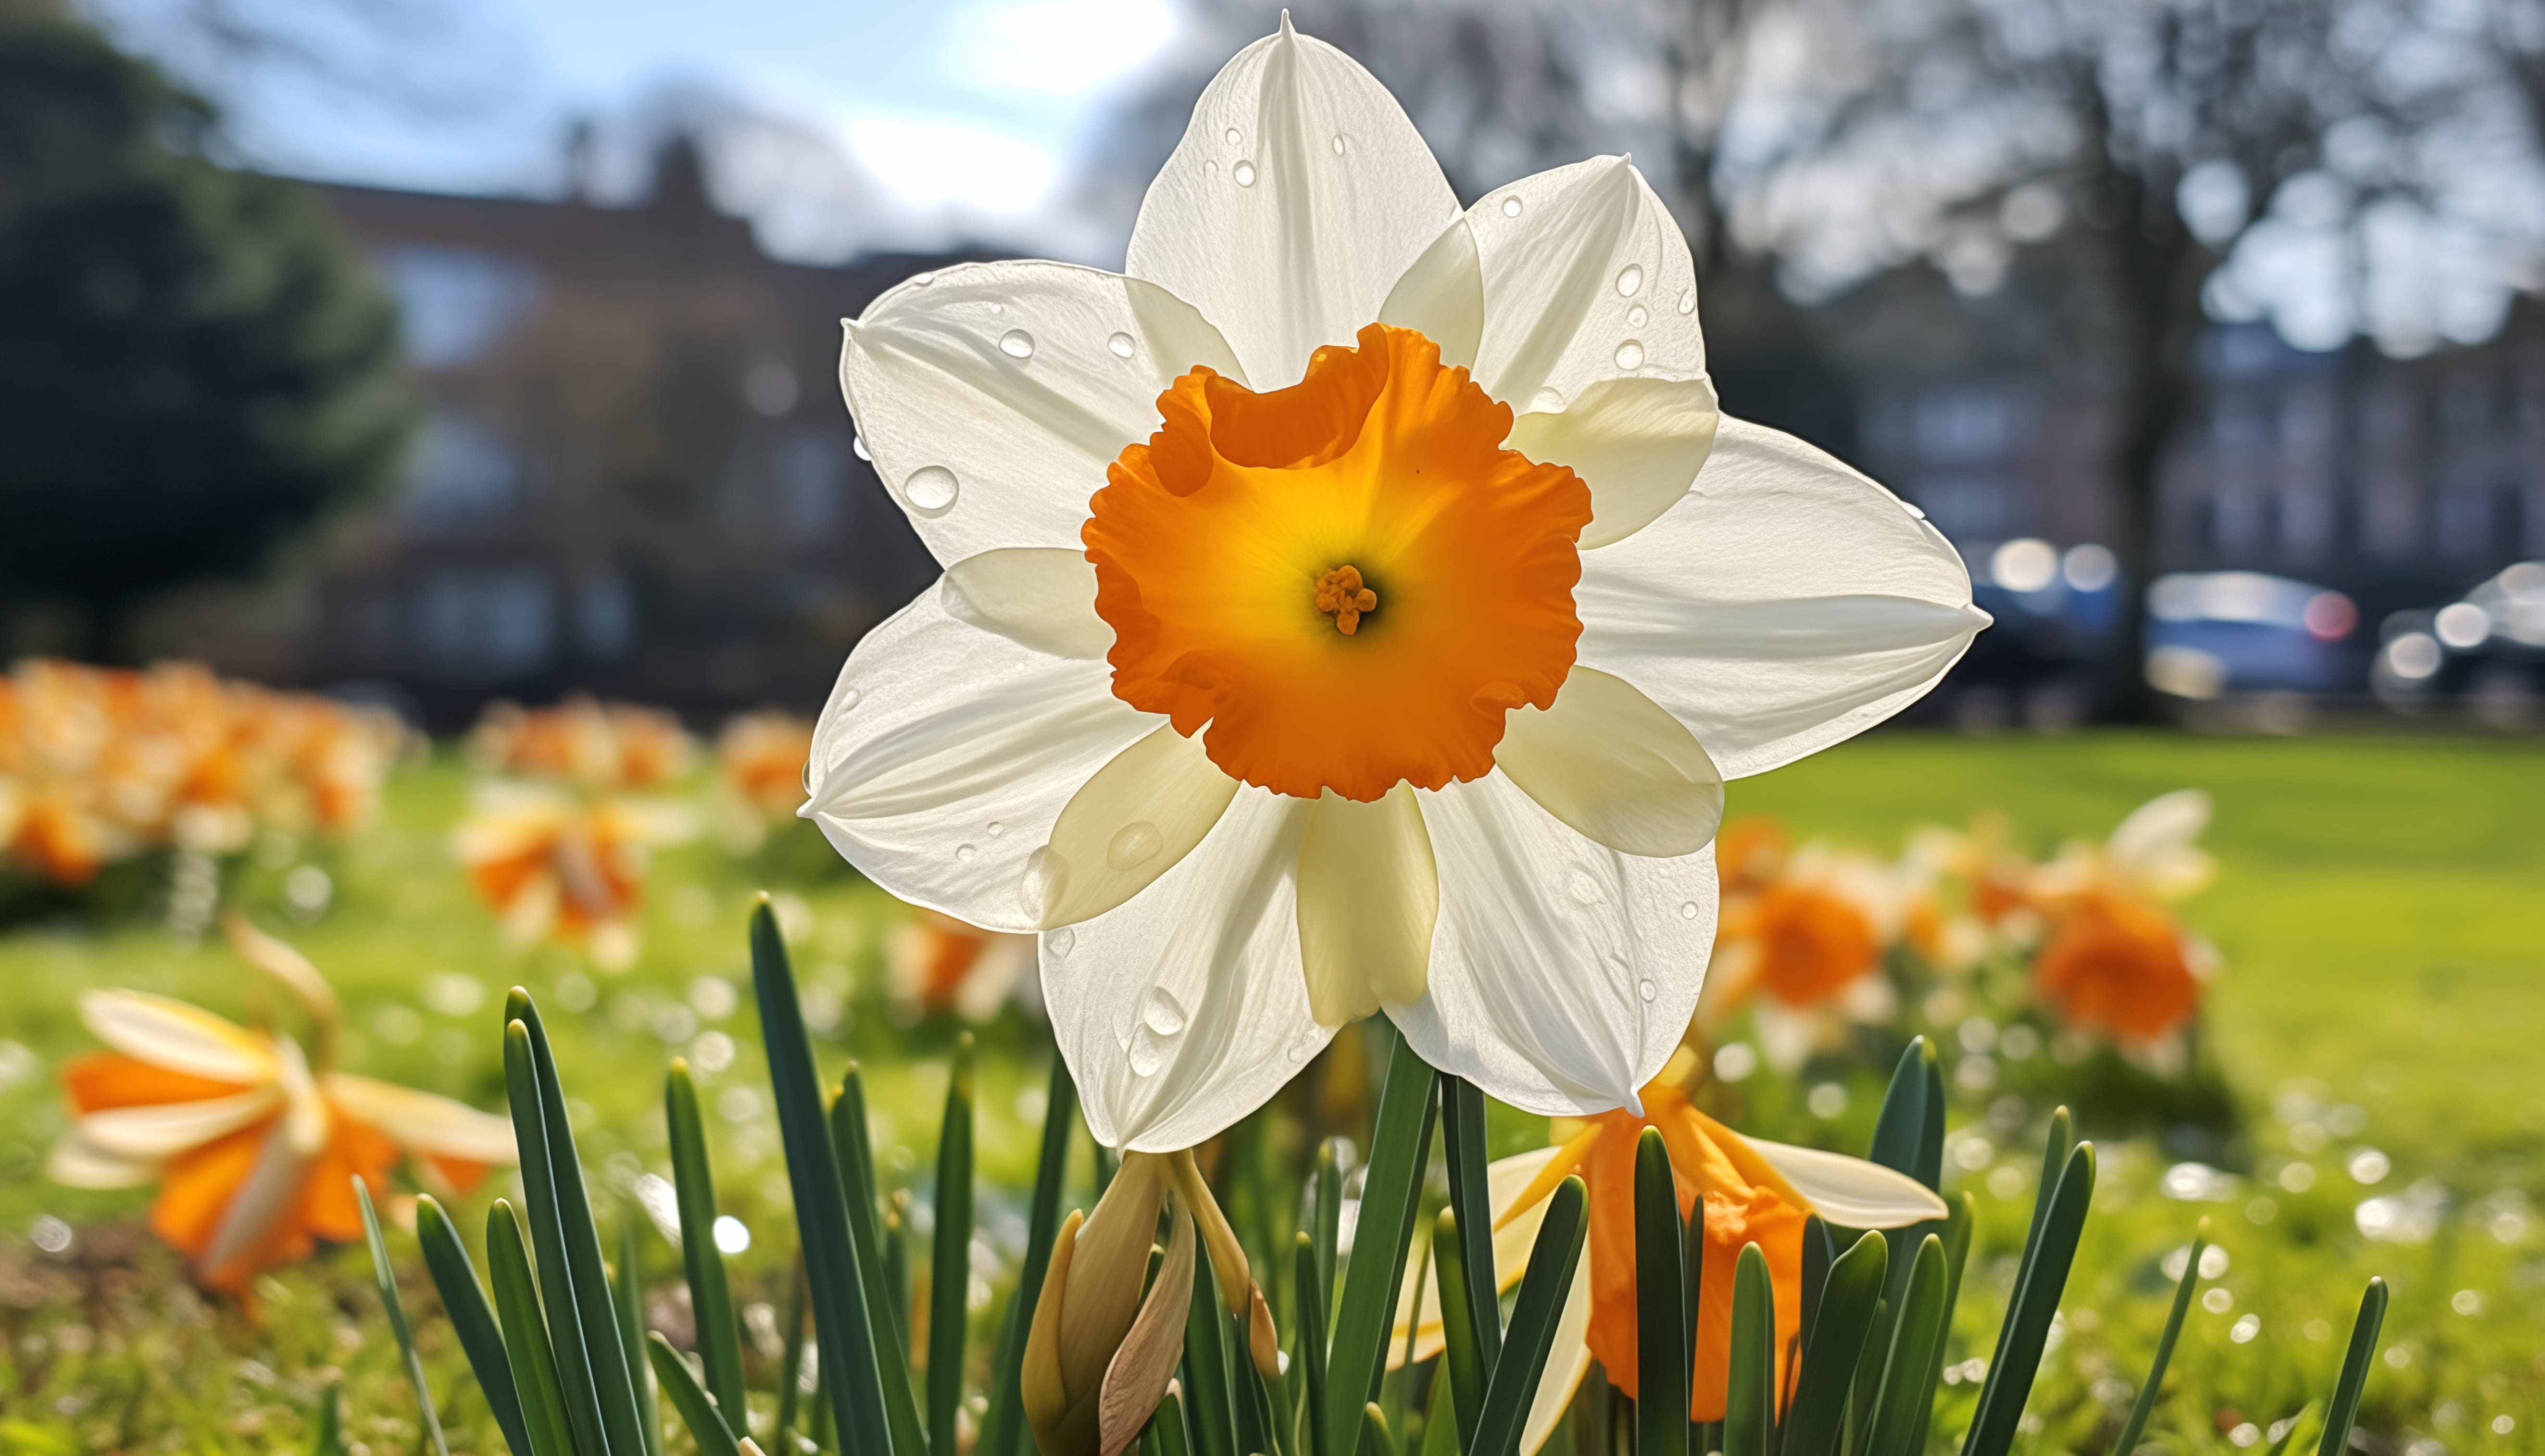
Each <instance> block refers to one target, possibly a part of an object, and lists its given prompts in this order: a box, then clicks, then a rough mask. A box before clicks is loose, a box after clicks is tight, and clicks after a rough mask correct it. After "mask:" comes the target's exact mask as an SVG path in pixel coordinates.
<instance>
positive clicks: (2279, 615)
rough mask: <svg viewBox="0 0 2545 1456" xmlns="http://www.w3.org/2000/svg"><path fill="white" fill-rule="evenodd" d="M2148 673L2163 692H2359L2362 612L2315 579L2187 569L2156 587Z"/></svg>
mask: <svg viewBox="0 0 2545 1456" xmlns="http://www.w3.org/2000/svg"><path fill="white" fill-rule="evenodd" d="M2147 610H2148V630H2147V645H2148V654H2147V676H2148V683H2149V684H2150V685H2151V686H2152V687H2154V688H2156V689H2157V690H2158V691H2160V692H2166V693H2170V694H2172V695H2173V696H2176V697H2180V698H2189V699H2192V700H2194V701H2203V700H2207V699H2210V698H2215V697H2223V696H2228V695H2231V694H2237V695H2241V694H2249V693H2297V694H2302V695H2306V696H2325V695H2329V694H2334V693H2341V692H2355V691H2357V690H2358V689H2359V688H2360V686H2361V683H2362V680H2363V676H2364V675H2363V671H2362V670H2363V666H2364V665H2363V663H2362V662H2361V660H2360V653H2359V651H2358V650H2357V649H2356V648H2354V647H2353V646H2352V645H2351V644H2350V638H2351V634H2352V632H2353V631H2354V630H2355V629H2356V628H2357V627H2358V625H2359V609H2358V608H2357V607H2354V606H2353V605H2352V604H2351V601H2350V599H2349V598H2348V597H2345V596H2343V595H2342V594H2341V593H2340V592H2336V591H2332V590H2330V589H2328V588H2325V587H2319V586H2316V585H2315V584H2313V583H2311V582H2302V581H2296V580H2293V579H2291V578H2288V577H2284V576H2269V575H2265V574H2264V573H2261V572H2258V571H2184V572H2175V573H2173V574H2171V575H2167V576H2161V577H2158V578H2157V579H2156V580H2155V581H2153V582H2151V583H2149V584H2148V594H2147Z"/></svg>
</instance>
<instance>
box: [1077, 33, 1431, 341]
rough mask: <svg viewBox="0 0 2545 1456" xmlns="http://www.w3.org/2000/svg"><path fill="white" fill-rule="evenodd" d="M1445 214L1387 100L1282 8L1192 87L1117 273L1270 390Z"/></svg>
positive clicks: (1365, 317)
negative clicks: (1274, 23) (1156, 297)
mask: <svg viewBox="0 0 2545 1456" xmlns="http://www.w3.org/2000/svg"><path fill="white" fill-rule="evenodd" d="M1232 138H1233V139H1232ZM1457 213H1458V200H1457V198H1456V196H1455V195H1454V194H1452V193H1451V192H1450V191H1449V183H1448V180H1447V179H1446V178H1444V177H1442V176H1441V175H1440V164H1439V163H1437V162H1436V161H1434V160H1433V159H1432V150H1431V148H1430V147H1428V146H1425V145H1424V143H1423V138H1422V136H1421V135H1420V134H1419V133H1417V132H1416V131H1415V129H1414V123H1413V122H1412V121H1407V120H1406V117H1405V112H1404V109H1403V108H1401V107H1399V106H1398V105H1397V104H1396V98H1395V97H1393V96H1390V95H1388V94H1387V88H1386V87H1384V86H1381V85H1379V84H1378V81H1377V79H1376V78H1374V77H1372V76H1371V75H1370V73H1369V72H1367V71H1365V70H1363V69H1361V67H1360V64H1359V63H1358V62H1357V61H1355V60H1354V59H1353V58H1352V57H1350V56H1348V55H1346V54H1344V53H1343V52H1342V51H1340V50H1337V49H1336V48H1334V47H1333V46H1331V45H1328V44H1327V43H1325V42H1324V41H1322V40H1310V39H1309V38H1307V37H1305V36H1301V35H1298V34H1297V33H1295V32H1293V31H1292V30H1291V29H1290V22H1289V19H1288V18H1287V17H1286V16H1285V17H1283V19H1282V21H1281V29H1280V30H1279V31H1278V32H1277V33H1275V34H1273V35H1272V36H1268V37H1266V38H1265V39H1264V40H1258V41H1256V42H1255V43H1254V44H1252V45H1249V46H1247V47H1246V48H1245V49H1244V50H1241V51H1239V52H1238V53H1237V55H1236V57H1235V58H1234V59H1232V60H1230V61H1229V63H1228V64H1227V65H1226V66H1225V67H1223V68H1222V69H1221V70H1220V73H1219V75H1218V76H1217V77H1215V78H1213V79H1212V81H1211V83H1210V85H1209V86H1208V87H1207V88H1206V89H1204V90H1203V92H1202V94H1201V100H1200V101H1199V102H1197V103H1196V104H1195V105H1194V107H1193V115H1192V123H1191V125H1190V126H1189V127H1188V128H1187V129H1186V131H1185V136H1184V140H1183V141H1182V142H1180V143H1179V144H1178V145H1177V147H1176V150H1175V155H1173V156H1171V157H1169V158H1168V159H1167V164H1166V165H1165V166H1164V167H1162V168H1160V169H1159V170H1158V177H1157V180H1156V181H1155V182H1153V183H1151V184H1150V185H1149V195H1148V198H1147V199H1146V200H1145V201H1144V202H1141V204H1140V220H1139V221H1138V223H1137V224H1135V225H1134V226H1133V227H1132V229H1131V249H1130V257H1129V262H1128V263H1127V264H1126V265H1125V270H1124V271H1125V272H1127V273H1129V274H1131V275H1132V276H1133V277H1134V278H1144V279H1147V280H1149V281H1151V282H1152V283H1160V284H1163V285H1164V286H1165V287H1167V288H1168V289H1169V290H1171V291H1172V292H1174V293H1175V295H1176V296H1177V297H1179V298H1183V299H1186V300H1188V301H1190V302H1191V303H1192V304H1193V305H1194V306H1195V307H1197V308H1199V309H1200V310H1201V311H1202V312H1203V313H1204V314H1205V315H1207V316H1208V317H1209V318H1210V320H1211V322H1213V323H1215V324H1217V325H1219V328H1220V331H1221V332H1222V333H1223V334H1224V335H1226V336H1227V339H1228V342H1229V345H1230V347H1232V348H1233V349H1235V350H1236V351H1237V358H1238V360H1239V361H1240V362H1241V363H1243V364H1245V365H1246V373H1247V377H1248V378H1250V379H1251V380H1252V381H1253V382H1254V386H1255V387H1256V388H1258V389H1277V388H1280V387H1282V386H1284V385H1288V384H1292V383H1296V382H1297V381H1298V379H1299V376H1300V375H1301V374H1302V373H1304V372H1306V370H1307V367H1308V356H1309V355H1310V354H1311V353H1313V352H1314V351H1315V350H1316V349H1317V348H1318V347H1319V346H1321V345H1327V344H1349V343H1351V342H1352V340H1353V336H1354V335H1355V333H1356V332H1358V331H1359V329H1360V328H1361V326H1362V325H1364V324H1367V323H1368V322H1370V320H1372V319H1374V318H1376V317H1378V310H1379V305H1380V304H1381V303H1382V302H1383V301H1384V300H1385V299H1386V297H1387V293H1388V290H1389V289H1390V288H1391V287H1393V286H1395V284H1396V281H1397V280H1398V279H1399V278H1401V277H1402V276H1403V275H1404V273H1405V270H1406V268H1407V266H1408V265H1410V264H1412V263H1413V262H1414V260H1415V259H1416V258H1417V257H1418V256H1420V255H1421V254H1422V252H1423V250H1424V249H1426V248H1429V247H1431V246H1432V244H1433V242H1434V241H1435V240H1436V239H1437V238H1438V237H1439V236H1440V229H1441V228H1442V227H1444V226H1446V225H1447V224H1448V221H1449V219H1450V218H1452V217H1454V216H1456V215H1457Z"/></svg>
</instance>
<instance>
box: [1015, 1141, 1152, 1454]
mask: <svg viewBox="0 0 2545 1456" xmlns="http://www.w3.org/2000/svg"><path fill="white" fill-rule="evenodd" d="M1176 1185H1177V1178H1176V1175H1175V1171H1174V1169H1173V1166H1172V1160H1171V1159H1170V1158H1169V1157H1168V1156H1166V1155H1160V1154H1152V1153H1131V1154H1127V1155H1125V1156H1124V1158H1123V1160H1122V1167H1121V1169H1120V1171H1119V1172H1117V1173H1114V1175H1113V1181H1112V1184H1111V1185H1110V1186H1108V1188H1107V1189H1106V1190H1105V1196H1104V1197H1103V1198H1101V1199H1099V1200H1097V1204H1096V1212H1095V1213H1094V1214H1093V1215H1091V1216H1088V1217H1086V1218H1083V1219H1082V1218H1081V1216H1080V1215H1079V1214H1077V1213H1075V1212H1073V1213H1071V1214H1070V1216H1069V1219H1068V1221H1067V1222H1066V1223H1064V1224H1062V1225H1061V1229H1060V1237H1059V1238H1058V1239H1057V1240H1056V1241H1055V1242H1054V1243H1053V1245H1052V1251H1051V1268H1050V1271H1049V1272H1048V1273H1046V1274H1045V1275H1044V1276H1043V1285H1042V1294H1041V1297H1040V1298H1039V1299H1037V1300H1036V1301H1035V1303H1034V1313H1033V1324H1032V1326H1031V1327H1030V1328H1029V1329H1028V1330H1027V1332H1026V1357H1025V1369H1024V1371H1023V1374H1022V1379H1021V1382H1020V1385H1021V1390H1020V1394H1021V1396H1022V1399H1023V1404H1024V1406H1025V1413H1026V1421H1027V1422H1028V1423H1030V1424H1031V1425H1032V1426H1033V1431H1034V1440H1035V1441H1036V1443H1037V1444H1039V1445H1040V1447H1041V1448H1042V1452H1043V1456H1119V1453H1120V1452H1121V1451H1122V1450H1123V1449H1124V1448H1125V1447H1127V1446H1129V1445H1130V1444H1131V1442H1132V1440H1133V1439H1134V1438H1136V1437H1137V1436H1138V1435H1139V1433H1140V1428H1141V1427H1142V1426H1143V1425H1145V1424H1147V1423H1148V1419H1149V1416H1150V1415H1151V1413H1153V1412H1155V1411H1156V1410H1157V1408H1158V1402H1159V1401H1160V1400H1162V1399H1164V1398H1165V1395H1166V1390H1167V1382H1168V1380H1169V1379H1170V1378H1172V1377H1173V1376H1174V1374H1175V1370H1176V1364H1177V1362H1178V1361H1179V1360H1181V1359H1182V1358H1183V1357H1184V1344H1185V1316H1186V1310H1187V1307H1188V1306H1189V1305H1190V1303H1191V1300H1192V1280H1193V1244H1194V1238H1193V1227H1192V1219H1191V1217H1190V1215H1189V1214H1188V1213H1187V1211H1186V1210H1185V1209H1184V1207H1183V1206H1182V1205H1181V1200H1178V1199H1177V1198H1175V1197H1174V1194H1175V1192H1176ZM1162 1212H1167V1213H1171V1214H1172V1218H1171V1220H1170V1223H1171V1227H1170V1229H1169V1232H1168V1236H1167V1247H1166V1256H1165V1260H1164V1262H1162V1263H1161V1264H1160V1265H1159V1267H1158V1277H1157V1279H1156V1280H1155V1282H1153V1283H1149V1284H1148V1288H1147V1290H1146V1297H1145V1298H1144V1297H1143V1291H1142V1287H1141V1286H1142V1284H1143V1282H1144V1281H1146V1280H1147V1276H1148V1267H1149V1254H1150V1249H1151V1244H1152V1240H1153V1239H1154V1238H1155V1236H1156V1233H1157V1228H1158V1216H1159V1214H1160V1213H1162Z"/></svg>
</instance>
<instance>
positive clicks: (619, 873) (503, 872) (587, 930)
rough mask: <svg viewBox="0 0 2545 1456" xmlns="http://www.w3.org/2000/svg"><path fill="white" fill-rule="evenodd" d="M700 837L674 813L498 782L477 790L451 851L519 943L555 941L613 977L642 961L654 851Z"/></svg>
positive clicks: (674, 809)
mask: <svg viewBox="0 0 2545 1456" xmlns="http://www.w3.org/2000/svg"><path fill="white" fill-rule="evenodd" d="M696 831H697V824H696V822H695V820H694V818H693V816H692V815H691V814H690V813H689V812H688V811H686V810H685V809H682V808H680V807H679V806H676V805H671V804H663V803H656V802H651V801H647V800H642V799H633V798H606V799H602V800H600V801H598V802H593V803H587V802H585V801H584V800H583V799H581V798H579V797H577V796H575V795H573V794H570V793H567V792H564V791H563V790H560V789H556V788H552V787H549V786H547V785H544V784H529V783H510V782H493V783H485V784H480V785H478V787H477V789H476V792H475V794H474V803H473V805H472V807H471V812H470V814H469V816H468V818H467V819H466V820H464V821H462V822H461V823H460V825H459V827H458V828H457V829H456V830H454V831H453V832H452V840H451V845H452V855H453V856H454V857H456V858H457V859H458V860H459V862H460V864H461V865H462V866H463V867H465V868H466V869H467V871H468V878H469V882H470V883H471V884H473V885H474V886H475V887H476V889H477V893H478V896H479V897H480V898H481V899H483V900H484V901H485V902H486V903H487V905H489V906H490V907H492V908H493V909H494V910H495V912H496V913H497V914H498V915H500V916H501V917H502V918H503V921H504V929H505V931H506V933H507V934H508V935H509V936H510V937H511V938H512V939H513V940H514V941H516V942H517V943H521V944H529V943H532V942H534V941H536V940H539V939H542V938H546V937H554V938H555V939H557V940H560V941H563V942H565V943H568V944H579V945H582V946H584V947H585V948H586V949H587V950H588V951H589V952H590V953H591V955H592V958H593V960H594V961H595V962H596V963H597V964H599V965H602V966H604V967H609V968H613V969H616V968H618V967H622V966H626V965H628V964H631V963H632V962H633V961H634V960H635V959H636V952H637V949H638V940H637V917H638V915H639V913H640V912H641V910H642V909H643V905H644V894H645V876H646V872H647V869H648V866H649V864H650V862H651V861H650V851H651V850H652V849H655V848H657V847H660V846H664V845H672V844H678V843H680V842H681V841H683V840H685V839H688V838H689V837H690V836H691V835H692V834H694V833H695V832H696Z"/></svg>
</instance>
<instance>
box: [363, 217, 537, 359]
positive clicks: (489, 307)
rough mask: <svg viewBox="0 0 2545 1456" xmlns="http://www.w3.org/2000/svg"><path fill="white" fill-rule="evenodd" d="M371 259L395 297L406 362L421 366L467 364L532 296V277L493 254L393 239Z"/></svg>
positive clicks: (534, 292) (534, 290) (520, 266)
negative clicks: (404, 334)
mask: <svg viewBox="0 0 2545 1456" xmlns="http://www.w3.org/2000/svg"><path fill="white" fill-rule="evenodd" d="M376 259H377V262H378V265H379V269H380V273H381V275H382V276H383V277H384V278H385V279H386V281H387V283H388V285H389V291H390V292H391V293H393V294H394V295H396V297H397V303H398V315H399V322H400V323H401V324H402V325H403V326H404V328H405V330H406V354H407V359H408V360H409V361H410V362H411V363H413V364H416V365H417V366H418V367H421V368H428V369H447V368H451V367H452V366H454V365H457V364H466V363H467V362H468V361H470V360H472V359H474V358H476V357H477V356H478V355H479V354H482V353H484V352H485V350H486V347H487V346H488V345H490V344H492V343H494V342H495V341H496V340H497V339H498V338H500V337H502V335H503V332H504V330H505V329H506V328H508V327H510V326H511V325H512V323H513V321H514V320H515V319H518V318H520V317H521V316H522V314H524V313H525V312H527V311H528V310H529V309H530V306H531V305H532V304H533V303H534V302H535V301H537V299H538V291H539V288H538V275H537V274H535V273H533V272H532V271H531V269H530V268H529V267H528V266H527V265H525V264H522V263H517V262H515V261H514V260H512V259H510V258H504V257H499V256H497V255H495V254H492V253H481V252H478V251H476V250H474V249H469V248H435V247H426V246H421V245H416V244H400V245H397V246H394V247H389V248H383V249H381V250H380V251H379V253H378V254H377V255H376Z"/></svg>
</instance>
